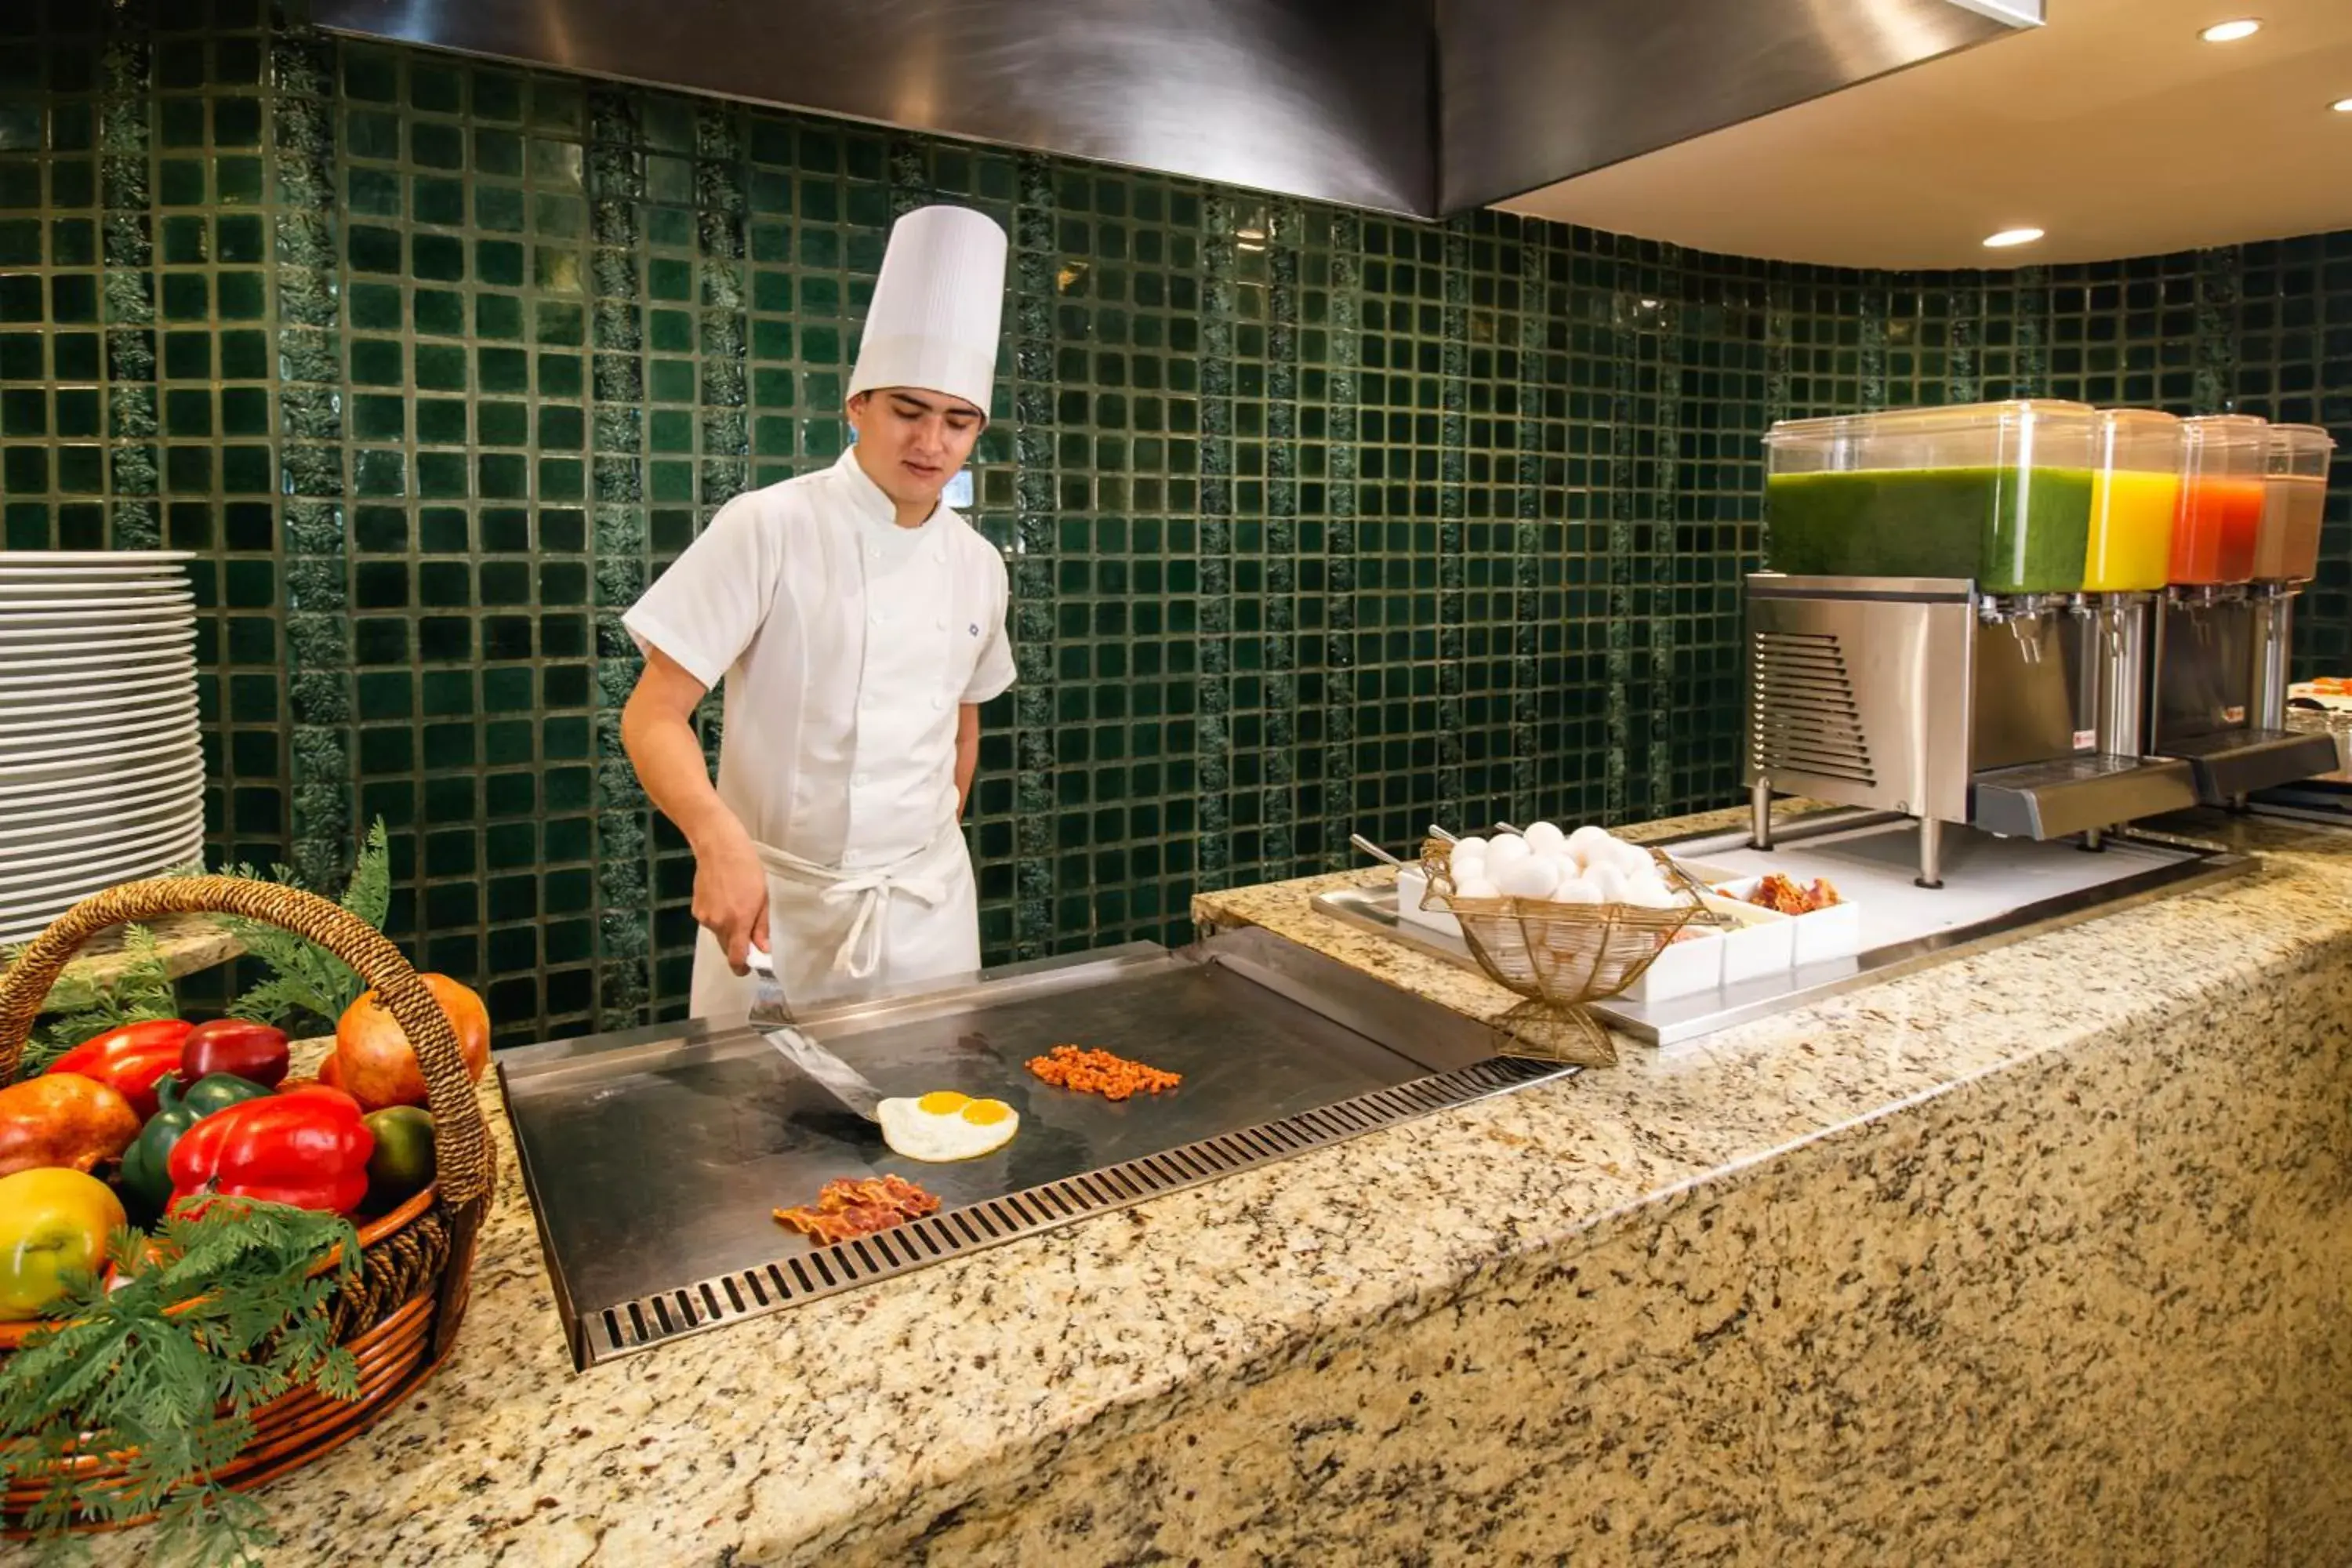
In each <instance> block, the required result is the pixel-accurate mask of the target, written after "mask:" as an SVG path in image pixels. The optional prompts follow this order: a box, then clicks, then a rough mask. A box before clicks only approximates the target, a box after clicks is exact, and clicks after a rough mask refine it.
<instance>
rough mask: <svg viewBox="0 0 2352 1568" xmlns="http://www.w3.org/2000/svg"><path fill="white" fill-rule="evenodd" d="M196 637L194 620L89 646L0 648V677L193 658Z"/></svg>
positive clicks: (150, 629)
mask: <svg viewBox="0 0 2352 1568" xmlns="http://www.w3.org/2000/svg"><path fill="white" fill-rule="evenodd" d="M195 640H196V624H195V622H194V621H193V620H191V621H190V622H189V623H188V624H187V625H186V626H152V627H149V628H146V629H143V630H142V631H140V632H138V633H136V634H135V635H132V636H129V637H115V638H113V639H111V640H110V641H108V642H105V643H102V644H100V646H98V647H88V646H85V645H84V644H82V643H80V642H75V643H74V644H72V645H71V646H69V647H63V648H60V649H58V651H56V652H49V651H47V650H44V649H40V648H8V649H0V680H10V679H32V678H34V677H36V676H45V675H49V674H52V673H56V672H60V671H67V670H80V669H102V668H106V667H107V666H108V665H113V664H144V663H148V662H151V661H152V660H155V659H162V658H184V659H189V660H194V658H195V651H194V649H193V648H192V647H189V645H190V644H191V643H193V642H194V641H195Z"/></svg>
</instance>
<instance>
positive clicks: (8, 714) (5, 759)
mask: <svg viewBox="0 0 2352 1568" xmlns="http://www.w3.org/2000/svg"><path fill="white" fill-rule="evenodd" d="M131 695H132V697H133V699H134V704H133V707H132V709H131V711H130V712H127V713H109V714H94V715H84V716H80V717H74V716H66V715H51V714H47V713H36V712H28V711H26V710H24V709H22V708H14V709H11V708H0V767H5V766H8V765H9V764H11V763H19V762H23V761H25V760H26V759H25V758H23V757H20V756H18V755H17V754H16V747H17V746H20V745H41V744H46V743H48V739H49V733H50V732H54V734H55V737H56V738H57V739H59V740H78V739H80V738H82V737H84V736H87V735H91V734H92V732H93V731H97V730H117V729H121V728H123V727H125V726H127V725H131V724H137V723H141V722H143V721H146V720H149V719H160V718H163V717H166V716H174V715H181V714H185V713H187V712H189V711H190V710H193V709H194V707H195V706H196V692H195V688H194V686H193V685H191V686H190V687H188V688H187V689H184V690H180V691H163V692H147V693H139V692H133V693H132V694H131Z"/></svg>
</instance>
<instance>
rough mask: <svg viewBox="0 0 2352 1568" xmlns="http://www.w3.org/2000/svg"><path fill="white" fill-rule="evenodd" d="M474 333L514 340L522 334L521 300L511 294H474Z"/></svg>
mask: <svg viewBox="0 0 2352 1568" xmlns="http://www.w3.org/2000/svg"><path fill="white" fill-rule="evenodd" d="M474 335H475V336H476V337H478V338H493V339H505V340H515V339H520V337H521V336H522V300H521V299H520V297H519V296H517V295H513V294H477V295H475V296H474Z"/></svg>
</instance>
